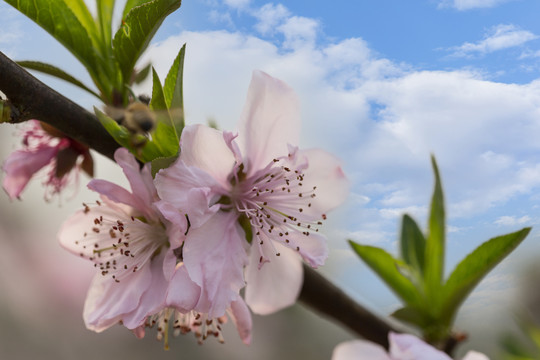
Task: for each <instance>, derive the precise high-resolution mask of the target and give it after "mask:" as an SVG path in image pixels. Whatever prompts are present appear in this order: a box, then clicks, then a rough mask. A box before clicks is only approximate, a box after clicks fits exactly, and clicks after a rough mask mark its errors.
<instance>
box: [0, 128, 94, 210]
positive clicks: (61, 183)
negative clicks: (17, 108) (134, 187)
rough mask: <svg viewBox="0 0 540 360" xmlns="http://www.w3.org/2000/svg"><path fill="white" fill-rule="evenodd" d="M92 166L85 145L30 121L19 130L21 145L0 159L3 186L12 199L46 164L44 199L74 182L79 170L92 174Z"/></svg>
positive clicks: (17, 196) (16, 196)
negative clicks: (5, 157)
mask: <svg viewBox="0 0 540 360" xmlns="http://www.w3.org/2000/svg"><path fill="white" fill-rule="evenodd" d="M93 166H94V165H93V160H92V157H91V155H90V151H89V149H88V147H87V146H85V145H83V144H81V143H79V142H77V141H75V140H73V139H71V138H68V137H65V136H64V135H63V134H62V133H61V132H59V131H58V130H56V129H54V128H53V127H51V126H49V125H47V124H44V123H40V122H39V121H37V120H30V121H28V122H27V124H26V128H25V130H24V133H23V148H22V149H21V150H17V151H14V152H13V153H12V154H11V155H9V156H8V158H7V159H6V161H5V162H4V165H3V170H4V171H5V173H6V175H5V177H4V182H3V187H4V190H5V191H6V192H7V194H8V195H9V197H10V198H11V199H12V200H13V199H16V198H19V196H20V194H21V192H22V191H23V190H24V188H25V187H26V185H27V184H28V182H29V181H30V179H31V178H32V177H33V176H34V174H36V173H37V172H38V171H40V170H41V169H43V168H45V167H47V170H46V178H45V180H44V181H43V185H45V187H46V191H45V199H47V200H49V199H50V198H51V197H52V196H53V195H56V194H59V193H60V191H62V189H64V188H65V187H66V185H67V184H69V183H70V182H72V181H74V182H77V179H78V175H79V171H80V170H83V171H84V172H86V173H87V174H88V175H89V176H90V177H92V176H93V172H94V170H93Z"/></svg>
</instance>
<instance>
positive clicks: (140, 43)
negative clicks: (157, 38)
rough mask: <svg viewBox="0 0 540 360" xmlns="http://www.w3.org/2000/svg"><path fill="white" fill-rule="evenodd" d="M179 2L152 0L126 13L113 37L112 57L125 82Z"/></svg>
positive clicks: (178, 5) (175, 0) (176, 0)
mask: <svg viewBox="0 0 540 360" xmlns="http://www.w3.org/2000/svg"><path fill="white" fill-rule="evenodd" d="M180 3H181V0H153V1H149V2H146V3H144V4H142V5H140V6H137V7H134V8H132V9H131V11H129V12H128V13H127V16H126V17H125V19H124V20H123V22H122V26H121V27H120V29H118V31H117V32H116V34H115V35H114V39H113V52H114V57H115V58H116V60H117V61H118V64H119V65H120V70H121V72H122V75H123V78H124V79H126V82H127V80H129V79H130V78H131V74H132V72H133V68H134V66H135V63H136V62H137V60H138V59H139V57H140V56H141V54H142V52H143V51H144V50H145V49H146V47H147V46H148V44H149V43H150V40H151V39H152V37H153V36H154V34H155V33H156V31H157V29H158V28H159V26H160V25H161V23H162V22H163V20H164V19H165V18H166V17H167V16H168V15H169V14H170V13H172V12H173V11H174V10H176V9H178V8H179V7H180Z"/></svg>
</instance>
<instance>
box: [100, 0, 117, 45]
mask: <svg viewBox="0 0 540 360" xmlns="http://www.w3.org/2000/svg"><path fill="white" fill-rule="evenodd" d="M114 3H115V0H97V1H96V7H97V15H98V21H99V29H100V34H101V43H102V44H103V50H104V52H103V54H108V53H109V52H110V48H111V40H112V15H113V12H114Z"/></svg>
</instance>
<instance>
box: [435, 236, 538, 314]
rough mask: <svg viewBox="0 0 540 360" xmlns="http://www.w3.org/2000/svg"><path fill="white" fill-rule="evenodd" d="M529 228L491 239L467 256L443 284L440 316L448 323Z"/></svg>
mask: <svg viewBox="0 0 540 360" xmlns="http://www.w3.org/2000/svg"><path fill="white" fill-rule="evenodd" d="M530 231H531V228H524V229H522V230H520V231H517V232H514V233H511V234H506V235H502V236H497V237H495V238H492V239H490V240H488V241H486V242H485V243H483V244H482V245H480V246H479V247H477V248H476V249H475V250H474V251H473V252H472V253H470V254H469V255H467V257H466V258H465V259H463V260H462V261H461V262H460V263H459V264H458V265H457V266H456V268H455V269H454V271H453V272H452V274H451V275H450V277H449V278H448V281H446V284H445V285H444V288H443V291H442V294H443V297H442V299H443V306H442V308H441V313H440V314H441V316H443V317H444V318H445V320H446V322H447V323H448V324H450V323H451V322H452V321H453V319H454V316H455V313H456V312H457V309H458V308H459V306H460V305H461V303H463V301H464V300H465V298H466V297H467V296H468V295H469V293H470V292H471V291H472V290H473V289H474V288H475V287H476V285H478V283H479V282H480V281H481V280H482V278H483V277H484V276H485V275H486V274H487V273H488V272H489V271H491V269H493V268H494V267H495V266H496V265H497V264H498V263H499V262H501V260H503V259H504V258H505V257H506V256H507V255H508V254H510V253H511V252H512V251H513V250H514V249H515V248H516V247H517V246H518V245H519V244H520V243H521V242H522V241H523V239H525V237H527V235H528V234H529V232H530Z"/></svg>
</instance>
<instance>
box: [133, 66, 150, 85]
mask: <svg viewBox="0 0 540 360" xmlns="http://www.w3.org/2000/svg"><path fill="white" fill-rule="evenodd" d="M151 68H152V65H151V64H148V65H146V66H145V67H143V68H142V69H141V70H139V71H137V73H136V74H135V76H134V77H133V83H135V84H140V83H142V82H143V81H144V79H146V78H147V77H148V75H149V74H150V69H151Z"/></svg>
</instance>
